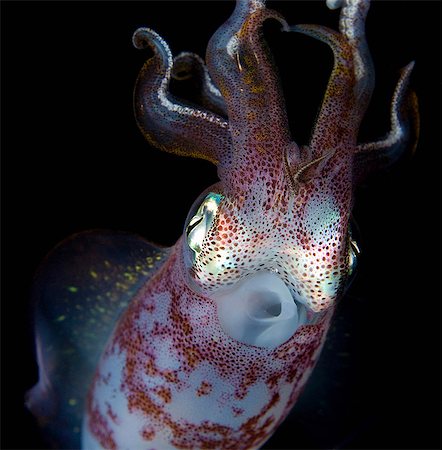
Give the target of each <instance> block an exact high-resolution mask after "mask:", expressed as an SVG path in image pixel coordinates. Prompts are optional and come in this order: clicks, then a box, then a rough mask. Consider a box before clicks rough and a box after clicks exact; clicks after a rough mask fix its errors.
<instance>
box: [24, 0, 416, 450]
mask: <svg viewBox="0 0 442 450" xmlns="http://www.w3.org/2000/svg"><path fill="white" fill-rule="evenodd" d="M327 5H328V6H329V7H330V8H341V14H340V24H339V31H334V30H331V29H328V28H325V27H322V26H318V25H296V26H293V27H290V26H289V25H288V24H287V22H286V21H285V19H284V18H283V17H282V16H281V15H280V14H279V13H277V12H275V11H272V10H270V9H267V8H266V7H265V4H264V1H262V0H238V1H237V4H236V8H235V10H234V11H233V13H232V15H231V17H230V18H229V19H228V20H227V21H226V22H225V23H224V24H223V25H222V26H221V27H220V28H219V29H218V31H217V32H216V33H215V34H214V35H213V37H212V39H211V40H210V42H209V44H208V49H207V55H206V63H207V65H206V64H205V62H204V61H203V60H202V59H201V58H200V57H198V56H197V55H195V54H192V53H181V54H179V55H178V56H176V57H175V58H173V56H172V54H171V52H170V50H169V48H168V46H167V44H166V42H164V40H163V39H162V38H161V37H160V36H159V35H158V34H157V33H155V32H154V31H152V30H150V29H148V28H140V29H138V30H137V31H136V32H135V34H134V37H133V42H134V45H135V46H136V47H137V48H141V49H142V48H146V47H149V48H150V49H151V50H152V51H153V56H152V57H151V58H149V59H148V60H147V61H146V63H145V64H144V66H143V68H142V69H141V72H140V74H139V76H138V79H137V82H136V86H135V92H134V105H135V114H136V120H137V123H138V126H139V128H140V130H141V132H142V133H143V135H144V136H145V137H146V139H147V140H148V142H149V143H150V144H152V145H154V146H156V147H158V148H160V149H161V150H163V151H167V152H173V153H176V154H179V155H186V156H192V157H198V158H204V159H207V160H209V161H211V162H213V163H215V164H216V165H217V168H218V175H219V179H220V181H219V183H217V184H215V185H214V186H212V187H210V188H208V189H207V190H206V191H205V192H204V193H203V194H202V195H201V196H200V198H198V199H197V200H196V202H195V204H194V206H193V207H192V209H191V211H190V213H189V216H188V218H187V221H186V224H185V227H184V230H185V231H184V234H183V237H182V238H181V239H180V240H179V241H178V242H177V244H176V245H175V246H174V247H173V248H172V249H171V250H170V252H169V251H166V250H158V251H157V250H155V249H154V247H152V246H149V244H146V243H145V242H144V241H143V240H142V239H141V238H138V237H132V238H130V239H132V240H131V245H130V246H129V248H121V249H120V250H121V252H122V259H123V260H124V262H125V264H122V265H115V264H114V265H112V264H111V267H114V268H115V270H113V269H112V270H111V267H109V268H107V267H106V260H102V258H101V259H100V258H98V259H97V258H95V259H94V264H91V263H90V261H88V260H87V258H86V257H85V261H87V264H86V265H85V266H84V269H80V270H78V269H76V268H75V267H70V268H69V270H71V271H72V272H73V273H74V274H75V273H78V274H80V276H79V278H78V280H76V281H75V283H74V282H72V283H73V284H72V283H71V282H70V281H69V282H68V281H63V283H62V284H63V286H64V284H66V286H65V287H64V288H66V289H67V292H66V295H68V294H69V296H70V297H69V299H68V300H67V301H66V304H67V305H68V306H66V307H65V308H63V311H62V312H60V311H58V310H57V307H56V306H55V311H57V312H56V316H57V317H55V320H54V321H53V322H54V323H51V324H50V326H49V325H47V324H45V323H43V322H41V323H39V327H37V336H38V338H40V339H41V336H45V333H47V331H46V328H47V329H49V330H52V329H54V330H56V329H57V321H58V322H63V321H64V320H65V319H67V318H69V317H71V316H72V312H71V309H73V308H76V307H77V306H76V305H80V306H81V303H79V302H78V299H79V298H80V299H81V302H85V301H86V302H87V301H90V300H88V299H89V297H90V296H89V295H86V294H88V291H85V290H84V288H85V287H86V286H88V289H89V291H90V292H92V291H93V293H94V297H93V301H94V302H96V306H95V309H96V310H97V311H98V313H99V314H98V313H97V314H98V317H99V318H101V319H102V320H101V321H100V327H101V326H102V327H103V330H105V332H104V331H103V333H101V335H102V336H106V338H107V337H108V336H110V337H109V340H108V342H107V345H106V346H104V344H103V345H102V346H103V347H105V348H104V352H103V353H102V355H101V359H100V361H99V363H98V367H97V369H96V371H95V376H94V377H93V380H92V382H91V385H90V388H89V393H88V396H87V399H86V401H85V393H86V388H87V387H88V385H89V378H90V377H92V371H91V367H95V364H96V363H97V359H98V356H97V355H98V354H99V352H100V351H101V350H102V348H101V347H100V348H98V344H97V342H95V341H93V342H92V344H93V345H92V347H93V349H92V350H91V351H88V352H86V353H87V355H85V357H86V356H87V357H88V358H89V359H88V365H87V368H88V370H87V372H88V374H89V378H88V379H87V380H86V383H85V388H84V390H83V391H82V392H81V395H80V396H77V397H72V396H71V391H70V390H69V389H67V390H66V392H67V394H66V395H68V397H67V398H68V400H66V399H64V400H63V402H64V403H65V404H67V405H70V403H69V402H71V400H72V401H73V402H76V401H77V399H81V402H80V403H79V405H81V406H82V405H83V403H84V402H85V403H86V405H85V407H86V413H85V414H84V417H83V432H82V446H83V448H87V449H94V448H97V449H98V448H107V449H117V448H121V449H123V448H130V449H151V448H154V449H165V448H181V449H195V448H223V449H252V448H258V447H259V446H261V445H262V444H263V443H264V442H265V441H266V440H267V439H268V438H269V436H270V435H271V434H272V433H273V432H274V431H275V429H276V428H277V426H278V424H279V423H281V421H282V420H283V419H284V418H285V416H286V415H287V414H288V412H289V410H290V408H292V406H293V405H294V403H295V402H296V399H297V398H298V396H299V394H300V392H301V390H302V388H303V386H304V384H305V382H306V381H307V379H308V377H309V375H310V373H311V370H312V369H313V367H314V365H315V362H316V360H317V358H318V355H319V353H320V350H321V348H322V344H323V342H324V339H325V337H326V334H327V330H328V328H329V324H330V320H331V318H332V315H333V312H334V309H335V306H336V304H337V301H338V300H339V298H340V297H341V296H342V293H343V292H344V290H345V287H346V286H347V284H348V280H349V278H350V276H351V274H352V273H353V271H354V267H355V262H356V259H357V256H358V253H359V249H358V246H357V243H356V242H354V240H353V238H352V236H351V230H350V224H349V221H350V215H351V209H352V206H353V201H354V199H353V193H354V189H355V186H356V184H357V182H358V181H359V180H360V179H361V178H362V177H363V176H365V175H367V174H368V173H369V172H370V170H372V169H377V168H382V167H385V166H387V165H389V164H391V162H393V161H394V160H396V159H398V158H399V156H400V155H401V154H402V153H403V152H404V151H405V150H406V149H407V146H408V143H409V144H410V145H411V146H412V147H413V146H414V145H415V140H416V138H417V135H418V130H419V126H418V116H417V101H416V97H415V96H414V94H413V93H410V91H409V90H408V84H409V77H410V73H411V69H412V64H410V65H408V66H407V67H406V68H405V69H404V70H403V72H402V75H401V77H400V80H399V83H398V86H397V88H396V90H395V92H394V95H393V101H392V110H391V131H390V132H389V134H388V136H387V137H386V138H384V139H381V140H380V141H378V142H372V143H359V142H358V141H357V138H358V132H359V126H360V123H361V121H362V119H363V117H364V114H365V111H366V109H367V107H368V104H369V101H370V97H371V94H372V90H373V86H374V70H373V64H372V61H371V57H370V53H369V50H368V46H367V43H366V40H365V26H364V22H365V17H366V15H367V12H368V8H369V1H368V0H328V1H327ZM269 19H271V20H276V21H278V22H279V23H280V24H281V28H282V30H283V31H285V32H290V31H291V32H298V33H303V34H306V35H309V36H312V37H313V38H316V39H319V40H321V41H322V42H324V43H325V44H327V45H328V46H329V47H330V48H331V50H332V51H333V55H334V67H333V70H332V73H331V75H330V79H329V83H328V86H327V89H326V92H325V95H324V99H323V102H322V105H321V108H320V111H319V114H318V117H317V120H316V123H315V125H314V127H313V130H312V134H311V139H310V142H308V143H307V145H298V144H297V143H296V142H294V141H293V140H292V137H291V136H290V132H289V127H288V119H287V113H286V109H285V104H284V97H283V95H282V90H281V87H280V83H279V79H278V73H277V70H276V68H275V67H274V64H273V59H272V55H271V54H270V51H269V48H268V47H267V44H266V42H265V40H264V36H263V23H264V22H265V21H266V20H269ZM172 78H174V80H175V81H176V82H180V80H189V79H190V80H193V82H194V86H195V87H196V96H195V100H196V102H197V103H198V104H191V103H186V102H185V101H181V100H179V99H177V98H176V97H175V96H174V95H172V94H171V93H170V91H169V84H170V81H171V79H172ZM66 248H67V250H68V254H70V253H72V251H69V246H67V247H66ZM62 249H63V247H62ZM134 249H138V250H136V251H135V253H136V254H135V255H134V254H133V253H131V252H133V251H134ZM71 250H72V249H71ZM137 251H138V252H141V253H140V254H141V255H142V256H143V257H145V260H144V261H143V262H142V263H140V262H137V261H138V260H139V258H138V256H139V255H138V254H137ZM146 252H147V253H148V255H147V256H146V254H145V253H146ZM74 253H75V252H74ZM82 254H83V253H81V252H80V253H79V254H78V255H77V256H82ZM166 256H168V259H167V260H166V261H165V262H164V263H162V262H163V259H164V258H165V257H166ZM137 258H138V259H137ZM146 258H151V262H152V258H153V260H154V261H156V265H155V267H154V266H153V265H152V264H151V265H152V267H150V265H149V260H148V259H146ZM117 259H118V258H117ZM95 261H99V262H100V264H99V265H95ZM146 261H147V262H148V268H149V269H152V270H151V271H146V268H145V264H146ZM160 262H161V264H160ZM47 274H49V275H47ZM52 274H53V271H51V270H49V271H48V272H46V275H45V276H43V277H42V278H41V280H40V281H39V284H38V286H39V288H38V289H40V291H41V292H43V291H44V289H45V286H46V285H47V284H49V283H50V280H49V278H50V276H52ZM140 274H141V275H140ZM106 276H107V277H112V278H107V279H106ZM103 279H104V280H105V281H106V282H105V283H104V284H101V283H98V280H103ZM59 283H60V282H59ZM96 283H98V284H96ZM119 286H120V287H121V286H123V287H124V286H127V288H125V289H120V287H119ZM112 289H113V290H112ZM107 291H109V292H111V295H110V296H109V301H108V303H109V302H110V303H109V304H106V305H104V306H103V305H102V303H101V301H100V298H101V297H102V296H103V293H104V292H107ZM57 295H58V294H57V292H50V294H49V295H43V298H44V299H45V301H44V302H43V303H42V304H43V306H44V307H47V308H49V307H51V305H52V306H54V305H53V304H55V303H56V301H57V300H58V299H59V298H58V297H57ZM114 295H116V296H117V297H114ZM100 296H101V297H100ZM114 298H115V302H118V304H119V305H122V304H123V303H124V304H126V303H127V305H128V306H127V308H126V309H125V310H124V312H121V316H120V317H119V318H118V320H117V317H118V315H119V314H120V311H121V308H118V309H115V308H110V304H111V303H112V301H113V299H114ZM226 305H227V306H226ZM40 309H41V305H40ZM108 310H109V314H108ZM65 313H66V314H65ZM286 313H287V314H286ZM284 314H286V315H284ZM79 317H80V316H79ZM81 317H82V319H83V320H84V321H85V323H89V324H90V323H92V322H91V320H92V319H93V320H95V317H94V316H90V317H83V316H81ZM109 318H110V319H109ZM289 320H293V322H290V323H289V322H288V321H289ZM113 321H116V326H115V328H113V327H112V326H110V324H109V322H113ZM288 323H289V325H287V324H288ZM86 328H87V329H86V331H82V332H81V333H80V334H81V335H80V336H78V332H77V330H76V329H75V328H74V327H69V328H68V339H69V342H75V340H76V338H77V337H78V342H82V339H83V338H85V337H87V335H86V332H87V333H89V332H90V330H89V328H88V327H86ZM112 328H113V332H112V333H111V330H112ZM98 329H100V328H97V330H98ZM49 335H50V333H49ZM100 342H101V343H102V341H100ZM46 344H47V345H49V343H48V341H46ZM58 353H60V349H57V354H58ZM49 354H50V350H48V349H47V348H46V349H44V350H43V351H42V355H43V356H40V357H39V360H40V361H39V362H40V368H41V380H40V383H39V385H38V386H37V388H35V389H34V391H32V392H31V395H30V403H31V404H33V405H34V406H33V409H34V410H35V412H36V414H37V415H38V414H39V411H38V409H39V408H40V409H41V408H42V407H44V406H45V402H44V395H41V394H44V393H45V390H44V388H45V387H47V386H49V385H50V383H51V382H52V380H56V381H57V382H56V385H57V386H58V387H60V386H61V381H62V380H64V379H66V377H63V376H62V375H61V373H62V369H63V368H56V370H54V369H53V368H52V367H49V366H50V364H49V366H48V362H47V358H46V356H47V355H49ZM63 358H64V357H63V356H61V355H58V356H57V361H63V362H65V363H66V364H67V365H68V367H69V368H70V369H72V374H75V375H77V376H82V371H81V370H77V367H73V363H75V362H76V361H77V359H78V358H77V359H75V358H69V357H66V358H65V359H63ZM80 369H81V367H80ZM48 374H49V375H48ZM47 375H48V376H47ZM71 390H72V389H71ZM57 395H58V396H60V398H64V397H66V395H64V397H63V395H60V394H57ZM57 395H55V396H54V397H53V398H56V397H57ZM66 402H67V403H66ZM71 406H72V405H71ZM63 414H65V412H63ZM40 415H41V414H40ZM49 420H50V421H51V427H52V428H54V429H57V427H59V426H60V423H61V422H60V421H59V420H55V419H54V418H49ZM69 426H72V425H69ZM75 427H76V431H78V428H79V427H78V425H75ZM69 430H70V429H69ZM67 434H69V431H68V432H67ZM294 439H295V437H294ZM65 442H69V441H67V440H66V441H65ZM70 442H75V440H71V441H70ZM64 445H68V444H66V443H65V444H64ZM294 445H296V442H294Z"/></svg>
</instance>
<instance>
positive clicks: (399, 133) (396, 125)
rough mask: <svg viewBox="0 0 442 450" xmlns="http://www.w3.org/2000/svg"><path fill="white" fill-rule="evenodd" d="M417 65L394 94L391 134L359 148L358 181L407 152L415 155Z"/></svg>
mask: <svg viewBox="0 0 442 450" xmlns="http://www.w3.org/2000/svg"><path fill="white" fill-rule="evenodd" d="M413 67H414V62H411V63H410V64H408V65H407V66H405V67H404V68H403V69H402V71H401V75H400V77H399V80H398V83H397V85H396V88H395V90H394V93H393V98H392V101H391V112H390V123H391V125H390V131H389V132H388V134H387V135H386V137H385V138H384V139H381V140H379V141H375V142H370V143H365V144H360V145H358V147H357V149H356V153H355V173H356V176H357V178H358V179H360V178H361V177H362V174H364V175H367V174H369V173H370V172H372V171H373V170H377V169H385V168H387V167H389V166H390V165H392V164H393V163H395V162H396V161H397V160H398V159H399V158H400V157H401V155H403V154H404V152H406V151H407V150H409V151H410V153H413V152H414V150H415V148H416V145H417V140H418V137H419V108H418V102H417V97H416V94H415V93H414V92H413V91H410V90H409V83H410V76H411V72H412V70H413Z"/></svg>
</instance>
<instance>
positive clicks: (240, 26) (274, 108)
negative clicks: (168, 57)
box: [206, 0, 290, 167]
mask: <svg viewBox="0 0 442 450" xmlns="http://www.w3.org/2000/svg"><path fill="white" fill-rule="evenodd" d="M268 19H274V20H277V21H278V22H279V23H281V24H282V27H283V29H284V30H286V31H287V30H288V26H287V24H286V22H285V20H284V18H283V17H282V16H281V15H280V14H278V13H276V12H275V11H272V10H269V9H266V8H264V2H260V1H251V0H250V1H247V0H245V1H240V2H238V3H237V6H236V8H235V10H234V12H233V14H232V15H231V17H230V18H229V19H228V20H227V22H226V23H225V24H224V25H222V26H221V27H220V28H219V29H218V31H217V32H216V33H215V35H214V36H213V37H212V39H211V40H210V42H209V45H208V51H207V58H206V60H207V66H208V69H209V73H210V75H211V77H212V79H213V80H214V82H215V83H216V85H217V86H218V87H219V89H220V91H221V94H222V95H223V97H224V100H225V101H226V104H227V108H228V115H229V125H230V130H231V134H232V139H233V146H234V149H235V156H236V157H237V160H239V159H242V160H243V161H245V160H248V161H247V162H245V163H246V164H249V163H250V160H253V158H254V157H255V158H256V157H258V156H257V155H259V154H263V153H266V154H268V155H269V158H274V159H277V160H278V162H277V164H278V167H279V166H280V165H282V161H283V151H284V149H285V148H286V145H288V144H289V143H290V135H289V131H288V130H289V127H288V120H287V114H286V108H285V102H284V97H283V95H282V92H281V89H280V83H279V79H278V74H277V70H276V68H275V66H274V63H273V58H272V55H271V54H270V51H269V49H268V46H267V44H266V42H265V39H264V36H263V32H262V26H263V23H264V21H266V20H268ZM276 137H277V138H276ZM236 166H237V167H238V163H236Z"/></svg>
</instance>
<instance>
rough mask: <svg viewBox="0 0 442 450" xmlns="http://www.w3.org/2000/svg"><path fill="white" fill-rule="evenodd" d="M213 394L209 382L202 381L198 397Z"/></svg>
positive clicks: (197, 392) (197, 393)
mask: <svg viewBox="0 0 442 450" xmlns="http://www.w3.org/2000/svg"><path fill="white" fill-rule="evenodd" d="M211 392H212V385H211V383H209V382H208V381H202V382H201V384H200V386H199V388H198V389H197V391H196V395H198V397H201V396H203V395H209V394H210V393H211Z"/></svg>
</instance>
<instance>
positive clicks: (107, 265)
mask: <svg viewBox="0 0 442 450" xmlns="http://www.w3.org/2000/svg"><path fill="white" fill-rule="evenodd" d="M104 265H105V266H106V267H110V265H111V264H110V262H109V261H108V260H107V259H106V260H105V261H104Z"/></svg>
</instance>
